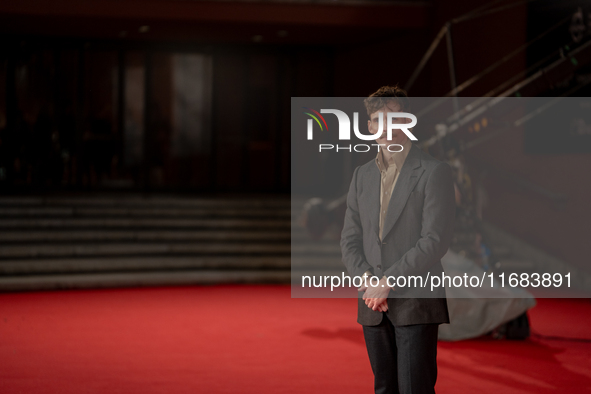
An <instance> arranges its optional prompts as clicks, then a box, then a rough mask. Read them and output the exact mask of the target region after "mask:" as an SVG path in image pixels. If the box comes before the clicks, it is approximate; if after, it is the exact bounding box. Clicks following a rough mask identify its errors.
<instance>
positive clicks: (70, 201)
mask: <svg viewBox="0 0 591 394" xmlns="http://www.w3.org/2000/svg"><path fill="white" fill-rule="evenodd" d="M0 206H2V207H39V206H44V207H45V206H51V207H67V208H71V207H92V206H94V207H117V208H120V207H124V206H130V207H134V208H137V207H162V208H172V207H178V208H190V207H194V208H198V207H208V208H211V207H214V208H220V207H235V208H251V209H252V208H269V209H272V208H286V209H290V208H291V200H290V198H289V196H285V195H282V196H269V197H264V198H253V197H245V198H243V199H240V198H227V197H221V198H204V197H153V196H152V197H147V198H144V197H141V196H118V197H101V196H92V197H85V196H81V197H7V196H4V197H0Z"/></svg>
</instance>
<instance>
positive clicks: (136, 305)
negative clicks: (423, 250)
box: [0, 286, 591, 394]
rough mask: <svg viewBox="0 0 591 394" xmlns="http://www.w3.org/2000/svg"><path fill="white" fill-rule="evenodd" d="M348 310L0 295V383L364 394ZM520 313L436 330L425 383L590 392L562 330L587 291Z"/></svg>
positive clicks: (246, 296) (361, 356) (334, 303)
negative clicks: (467, 335)
mask: <svg viewBox="0 0 591 394" xmlns="http://www.w3.org/2000/svg"><path fill="white" fill-rule="evenodd" d="M355 308H356V303H355V301H354V300H350V299H291V298H290V292H289V288H288V287H285V286H212V287H177V288H139V289H113V290H92V291H90V290H88V291H86V290H85V291H57V292H38V293H13V294H0V393H2V394H11V393H32V394H35V393H126V394H130V393H142V394H144V393H145V394H149V393H352V394H363V393H371V392H372V375H371V370H370V367H369V362H368V359H367V354H366V353H365V347H364V343H363V335H362V332H361V327H360V326H359V325H358V324H357V323H356V322H355V318H356V309H355ZM530 317H531V322H532V327H533V330H534V331H535V332H536V333H538V334H539V335H538V336H534V337H533V338H531V339H530V340H528V341H523V342H512V341H493V340H488V339H481V340H470V341H463V342H455V343H444V342H440V344H439V353H438V360H439V380H438V384H437V392H438V393H503V394H505V393H507V394H511V393H536V394H544V393H584V392H591V343H589V342H588V341H587V342H585V341H573V340H568V339H564V338H563V337H571V338H574V337H576V338H587V339H588V338H591V303H590V302H589V300H544V299H541V300H538V306H536V307H535V308H534V309H533V310H532V311H531V313H530ZM556 337H562V338H556Z"/></svg>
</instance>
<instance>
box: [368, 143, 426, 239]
mask: <svg viewBox="0 0 591 394" xmlns="http://www.w3.org/2000/svg"><path fill="white" fill-rule="evenodd" d="M424 171H425V169H424V168H422V167H421V150H420V149H419V148H418V147H416V146H415V145H412V146H411V148H410V152H408V156H407V157H406V160H405V161H404V164H403V165H402V170H400V175H398V180H397V181H396V186H394V191H393V192H392V196H391V198H390V203H389V204H388V212H387V213H386V219H385V220H384V229H383V231H382V239H385V238H386V236H387V235H388V232H389V231H390V230H392V227H394V224H395V223H396V221H397V220H398V218H399V217H400V214H401V213H402V210H403V209H404V206H405V205H406V201H407V200H408V197H409V196H410V193H411V192H412V190H413V188H414V187H415V185H416V184H417V182H418V181H419V178H420V177H421V175H422V174H423V172H424ZM378 174H379V171H378ZM378 182H379V180H378ZM378 206H379V196H378ZM377 214H379V212H378V213H377ZM378 220H379V218H378ZM377 223H378V231H379V221H378V222H377Z"/></svg>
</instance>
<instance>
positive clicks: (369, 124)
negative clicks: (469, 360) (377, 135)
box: [367, 119, 373, 134]
mask: <svg viewBox="0 0 591 394" xmlns="http://www.w3.org/2000/svg"><path fill="white" fill-rule="evenodd" d="M367 131H369V133H370V134H373V133H372V132H371V119H370V120H368V121H367Z"/></svg>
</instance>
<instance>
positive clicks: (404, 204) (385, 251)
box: [341, 86, 455, 394]
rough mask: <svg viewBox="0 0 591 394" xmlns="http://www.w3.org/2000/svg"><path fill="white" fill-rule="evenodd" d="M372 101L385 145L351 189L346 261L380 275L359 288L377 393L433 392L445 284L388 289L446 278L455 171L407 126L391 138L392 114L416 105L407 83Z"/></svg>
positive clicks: (354, 270) (372, 124)
mask: <svg viewBox="0 0 591 394" xmlns="http://www.w3.org/2000/svg"><path fill="white" fill-rule="evenodd" d="M365 106H366V108H367V112H368V115H369V116H370V120H369V121H368V128H369V131H370V132H371V133H373V134H376V133H381V136H380V137H379V138H378V139H377V141H376V142H377V143H378V144H385V145H383V146H382V149H380V151H379V152H378V155H377V157H376V158H375V159H374V160H371V161H370V162H368V163H366V164H364V165H362V166H359V167H357V168H356V169H355V172H354V174H353V179H352V180H351V186H350V188H349V193H348V195H347V211H346V214H345V221H344V227H343V231H342V234H341V250H342V255H343V262H344V264H345V266H346V268H347V270H348V271H349V273H350V274H351V275H354V276H363V275H365V276H366V277H369V278H371V277H373V276H375V277H376V278H372V280H373V282H369V281H368V283H373V285H370V286H368V287H362V288H360V289H359V290H360V294H362V292H363V291H364V293H363V297H362V298H361V297H360V298H359V299H358V318H357V321H358V322H359V323H360V324H362V325H363V333H364V337H365V343H366V346H367V351H368V354H369V360H370V364H371V367H372V370H373V373H374V377H375V381H374V386H375V392H376V393H380V394H382V393H401V394H408V393H412V394H416V393H434V392H435V389H434V387H435V382H436V380H437V362H436V354H437V331H438V325H439V324H441V323H449V315H448V310H447V302H446V298H445V289H444V288H436V289H435V290H434V291H431V290H430V287H429V285H428V286H427V288H426V289H417V288H416V287H415V288H412V287H411V286H404V285H400V284H399V286H398V287H396V286H395V285H394V286H393V287H389V286H388V285H393V284H394V283H395V282H393V281H392V280H390V281H388V280H387V279H388V277H394V278H398V277H401V276H404V277H406V278H408V277H409V276H415V277H417V276H421V277H422V278H423V279H426V278H427V277H428V275H431V276H433V275H438V276H440V277H441V273H442V272H443V268H442V266H441V257H442V256H443V255H444V254H445V253H446V252H447V249H448V247H449V244H450V242H451V238H452V233H453V222H454V216H455V195H454V187H453V180H452V170H451V167H450V166H449V165H448V164H446V163H443V162H440V161H438V160H436V159H434V158H433V157H431V156H430V155H428V154H427V153H425V152H423V151H422V150H421V149H419V148H418V147H417V146H415V145H413V144H412V142H411V141H410V140H409V139H408V137H407V136H406V134H405V133H403V132H402V131H401V130H397V129H395V130H393V133H392V139H391V140H387V134H386V127H387V126H386V125H387V122H386V120H387V113H388V112H408V110H409V108H408V107H409V105H408V97H407V96H406V93H405V92H404V91H403V90H402V89H400V88H398V87H388V86H386V87H383V88H381V89H379V90H378V91H377V92H375V93H374V94H372V95H371V96H370V97H369V98H367V99H366V100H365ZM379 113H382V116H383V119H382V122H381V124H382V126H383V127H381V128H380V127H379V125H380V122H379V120H380V119H379ZM394 123H408V121H405V119H404V118H400V119H395V120H394ZM390 144H398V145H402V146H403V150H402V151H400V152H392V151H396V150H399V148H400V147H399V146H397V147H396V148H392V149H391V150H388V149H386V146H387V145H390ZM378 280H379V282H378ZM376 282H377V285H375V284H376ZM399 283H400V282H399Z"/></svg>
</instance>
